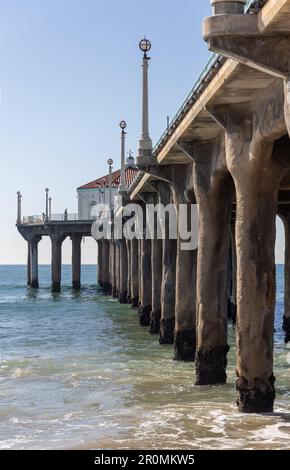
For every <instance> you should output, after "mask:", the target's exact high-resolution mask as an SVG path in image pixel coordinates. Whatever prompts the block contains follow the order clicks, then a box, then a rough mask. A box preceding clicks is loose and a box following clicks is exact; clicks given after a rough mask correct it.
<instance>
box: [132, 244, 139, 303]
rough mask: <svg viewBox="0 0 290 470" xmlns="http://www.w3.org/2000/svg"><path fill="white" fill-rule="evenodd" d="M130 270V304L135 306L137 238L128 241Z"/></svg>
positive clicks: (137, 289) (137, 283)
mask: <svg viewBox="0 0 290 470" xmlns="http://www.w3.org/2000/svg"><path fill="white" fill-rule="evenodd" d="M130 248H131V256H130V262H131V263H130V271H131V305H132V307H133V308H137V307H138V305H139V262H140V258H139V252H138V249H139V248H138V240H137V239H136V238H133V240H131V243H130Z"/></svg>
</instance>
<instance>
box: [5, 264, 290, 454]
mask: <svg viewBox="0 0 290 470" xmlns="http://www.w3.org/2000/svg"><path fill="white" fill-rule="evenodd" d="M49 277H50V272H49V268H48V267H46V266H41V267H40V284H41V288H40V289H39V291H31V290H30V289H28V288H27V287H26V285H25V279H26V272H25V267H22V266H18V267H17V266H11V267H9V266H0V348H1V349H0V448H2V449H92V448H116V449H117V448H118V449H120V448H164V449H170V448H180V449H212V448H216V449H223V448H226V449H229V448H231V449H243V448H246V449H254V448H255V449H263V448H268V449H272V448H273V449H278V448H281V449H285V448H289V446H290V350H287V348H286V347H285V345H284V344H283V335H282V331H281V323H282V320H281V319H282V309H283V267H282V266H278V268H277V283H278V286H277V312H276V330H277V332H276V338H275V374H276V376H277V384H276V386H277V399H276V408H275V413H274V414H268V415H264V416H259V415H250V416H249V415H241V414H239V413H237V410H236V406H235V390H234V381H235V367H234V361H235V348H234V346H233V343H234V331H233V328H232V327H230V342H231V345H232V347H231V351H230V354H229V368H228V375H229V379H228V384H227V385H225V386H216V387H194V385H193V384H194V368H193V365H192V364H182V363H176V362H174V361H172V348H171V347H164V346H162V347H161V346H159V345H158V341H157V338H156V337H152V336H150V335H149V334H148V331H147V329H142V328H141V327H139V325H138V318H137V313H136V311H135V310H132V309H131V308H130V307H129V306H126V305H125V306H122V305H120V304H119V303H118V302H116V301H114V300H112V299H110V298H108V297H103V296H102V295H101V294H100V293H99V291H98V289H97V288H96V281H95V280H96V269H95V268H94V267H93V266H84V267H83V275H82V280H83V290H82V291H81V293H80V294H75V293H73V292H72V290H71V288H70V278H71V274H70V269H69V267H66V266H65V267H64V269H63V292H62V293H61V294H51V292H50V288H49Z"/></svg>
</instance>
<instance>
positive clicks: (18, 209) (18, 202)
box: [16, 191, 22, 224]
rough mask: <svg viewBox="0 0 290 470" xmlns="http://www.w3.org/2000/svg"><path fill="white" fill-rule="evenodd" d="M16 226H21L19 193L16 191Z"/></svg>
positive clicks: (20, 196)
mask: <svg viewBox="0 0 290 470" xmlns="http://www.w3.org/2000/svg"><path fill="white" fill-rule="evenodd" d="M16 194H17V224H21V198H22V195H21V192H20V191H17V193H16Z"/></svg>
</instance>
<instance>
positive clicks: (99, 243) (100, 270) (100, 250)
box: [97, 239, 103, 288]
mask: <svg viewBox="0 0 290 470" xmlns="http://www.w3.org/2000/svg"><path fill="white" fill-rule="evenodd" d="M102 243H103V240H102V239H101V240H98V241H97V244H98V284H99V286H100V288H102V287H103V279H102V274H103V273H102V259H103V257H102V251H103V249H102Z"/></svg>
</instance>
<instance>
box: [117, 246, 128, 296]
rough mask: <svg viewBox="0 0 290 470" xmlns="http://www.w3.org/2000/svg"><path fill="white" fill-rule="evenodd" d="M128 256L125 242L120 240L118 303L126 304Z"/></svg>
mask: <svg viewBox="0 0 290 470" xmlns="http://www.w3.org/2000/svg"><path fill="white" fill-rule="evenodd" d="M127 283H128V256H127V244H126V240H125V239H122V240H120V294H119V302H120V303H121V304H126V303H127Z"/></svg>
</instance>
